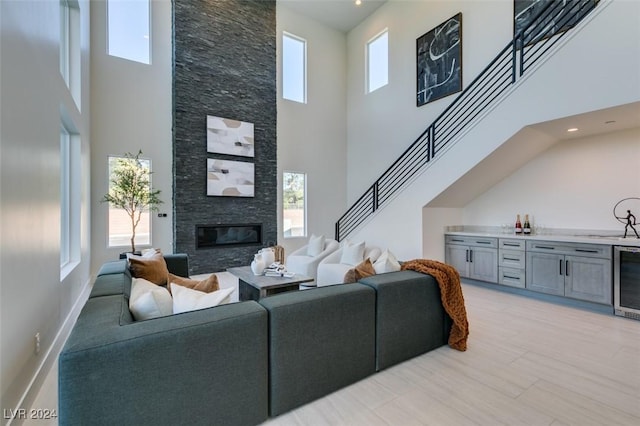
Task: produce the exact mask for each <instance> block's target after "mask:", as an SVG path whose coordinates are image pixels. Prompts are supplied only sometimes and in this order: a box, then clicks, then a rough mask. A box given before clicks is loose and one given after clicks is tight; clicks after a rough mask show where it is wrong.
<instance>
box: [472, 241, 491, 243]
mask: <svg viewBox="0 0 640 426" xmlns="http://www.w3.org/2000/svg"><path fill="white" fill-rule="evenodd" d="M476 243H477V244H491V241H476Z"/></svg>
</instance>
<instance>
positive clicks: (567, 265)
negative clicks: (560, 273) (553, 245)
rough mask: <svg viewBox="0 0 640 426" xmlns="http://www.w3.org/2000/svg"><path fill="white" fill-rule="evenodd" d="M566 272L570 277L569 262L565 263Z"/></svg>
mask: <svg viewBox="0 0 640 426" xmlns="http://www.w3.org/2000/svg"><path fill="white" fill-rule="evenodd" d="M564 272H565V274H566V275H567V276H569V261H568V260H565V261H564Z"/></svg>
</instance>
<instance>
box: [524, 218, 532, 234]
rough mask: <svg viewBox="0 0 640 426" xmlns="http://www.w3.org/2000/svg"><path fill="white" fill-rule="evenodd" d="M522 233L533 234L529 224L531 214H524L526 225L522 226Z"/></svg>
mask: <svg viewBox="0 0 640 426" xmlns="http://www.w3.org/2000/svg"><path fill="white" fill-rule="evenodd" d="M522 233H523V234H524V235H531V225H530V224H529V215H528V214H525V215H524V226H523V227H522Z"/></svg>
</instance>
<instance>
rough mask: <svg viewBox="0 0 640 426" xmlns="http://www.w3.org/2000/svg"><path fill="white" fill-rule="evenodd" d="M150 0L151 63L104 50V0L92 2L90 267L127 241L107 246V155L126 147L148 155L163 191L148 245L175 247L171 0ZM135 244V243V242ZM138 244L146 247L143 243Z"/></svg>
mask: <svg viewBox="0 0 640 426" xmlns="http://www.w3.org/2000/svg"><path fill="white" fill-rule="evenodd" d="M150 3H151V42H152V45H151V64H150V65H145V64H141V63H138V62H133V61H129V60H126V59H121V58H117V57H114V56H109V55H108V54H107V27H106V24H107V21H106V12H107V8H106V1H104V0H95V1H92V2H91V25H92V31H91V76H92V79H91V107H92V113H91V139H92V147H93V149H92V151H91V164H92V175H91V176H92V184H91V203H92V212H93V213H92V240H91V257H92V259H91V267H92V271H93V272H94V273H95V272H97V270H98V268H99V267H100V265H102V264H103V263H104V262H106V261H111V260H116V259H118V255H119V253H121V252H123V251H127V248H126V247H114V248H108V247H107V242H108V204H105V203H101V202H100V200H101V199H102V197H103V196H104V194H106V193H107V190H108V170H107V158H108V157H109V156H110V155H116V156H119V155H122V154H124V153H126V152H130V153H133V154H135V153H137V152H138V150H139V149H141V150H142V152H143V157H144V158H147V159H150V160H151V167H152V171H153V176H152V185H153V189H159V190H160V191H161V194H160V198H161V199H162V201H163V202H164V204H162V205H160V212H162V213H167V217H162V218H159V217H158V216H157V214H153V213H152V215H151V217H152V220H151V229H152V231H151V233H152V241H151V246H152V247H157V248H160V249H162V251H163V252H165V253H173V213H172V212H173V208H172V203H173V201H172V185H173V165H172V145H173V138H172V133H171V129H172V113H171V105H172V89H171V87H172V83H171V75H172V74H171V73H172V71H171V70H172V41H171V2H170V1H168V0H162V1H152V2H150ZM136 248H137V247H136ZM141 248H144V246H142V247H141ZM129 250H130V249H129Z"/></svg>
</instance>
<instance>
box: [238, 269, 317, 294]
mask: <svg viewBox="0 0 640 426" xmlns="http://www.w3.org/2000/svg"><path fill="white" fill-rule="evenodd" d="M227 272H229V273H231V274H233V275H235V276H236V277H238V279H240V280H242V281H244V282H245V283H247V284H249V285H251V286H252V287H255V288H257V289H259V290H267V289H270V288H278V287H287V286H291V285H293V284H302V283H308V282H310V281H313V278H311V277H307V276H306V275H301V274H295V275H294V276H293V277H290V278H288V277H265V276H264V275H254V274H253V271H252V270H251V266H239V267H237V268H228V269H227Z"/></svg>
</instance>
